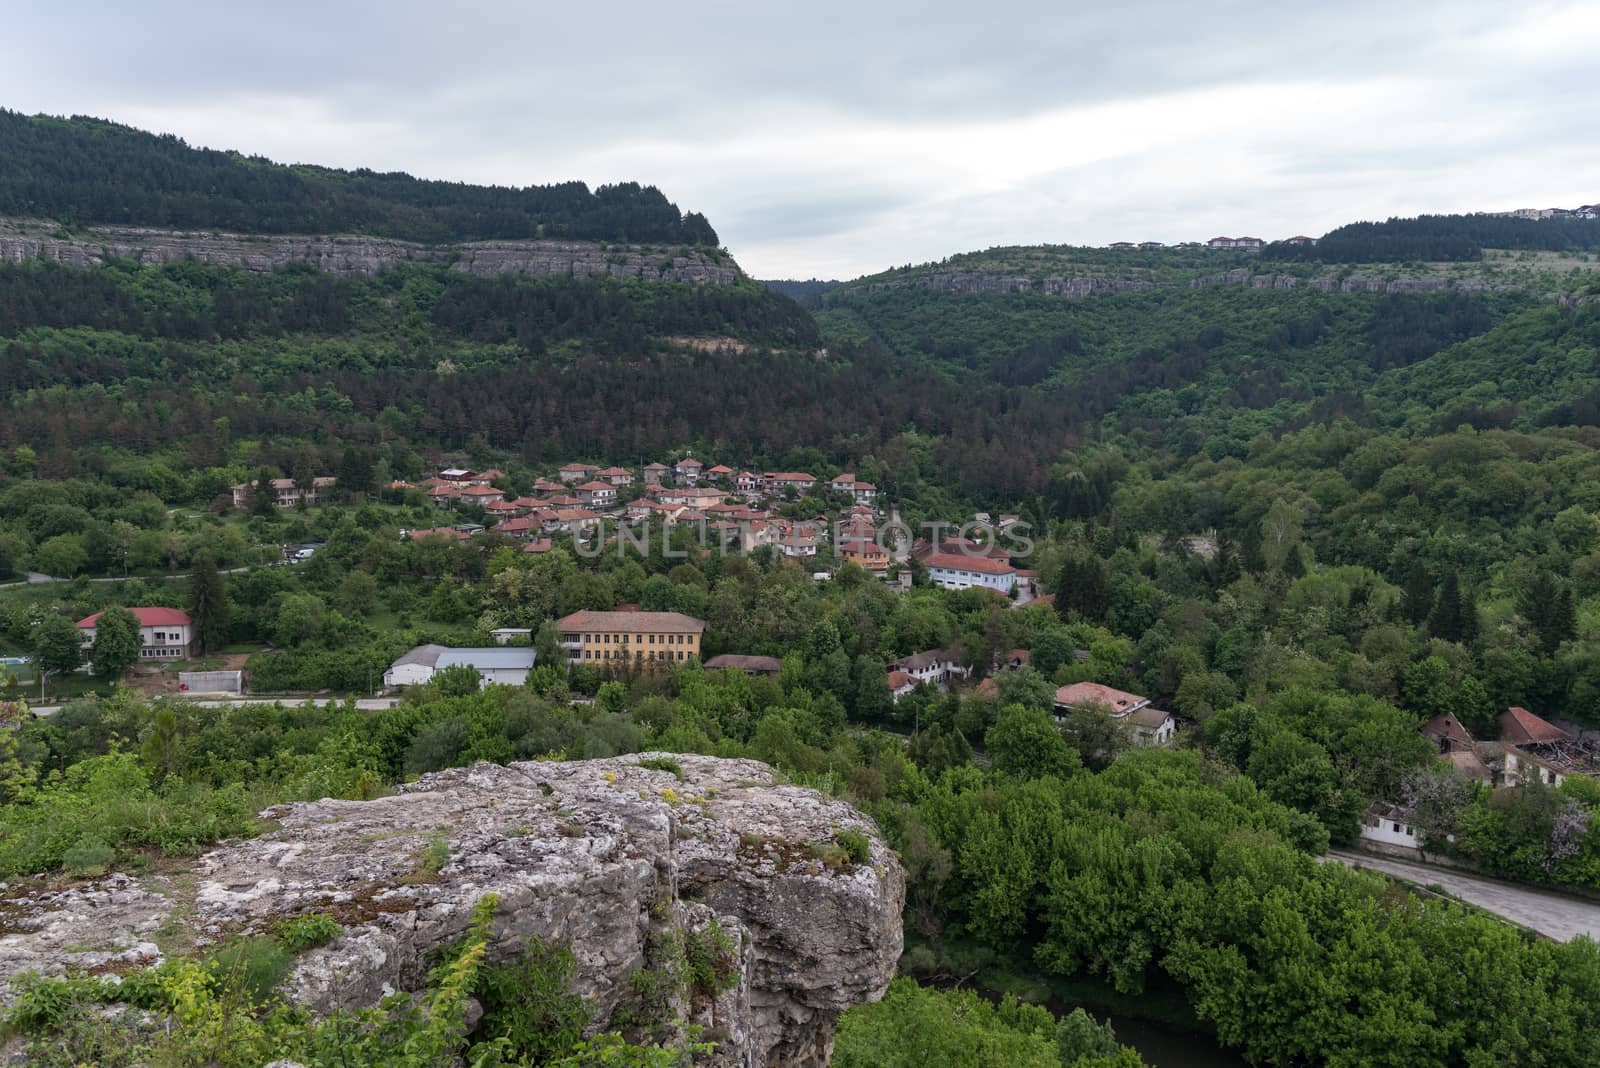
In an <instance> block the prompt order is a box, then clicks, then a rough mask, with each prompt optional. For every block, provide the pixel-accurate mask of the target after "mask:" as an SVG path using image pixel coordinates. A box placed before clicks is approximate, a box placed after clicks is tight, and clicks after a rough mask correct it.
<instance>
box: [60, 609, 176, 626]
mask: <svg viewBox="0 0 1600 1068" xmlns="http://www.w3.org/2000/svg"><path fill="white" fill-rule="evenodd" d="M127 611H129V612H132V613H133V614H134V617H135V618H136V619H138V620H139V626H141V627H183V626H187V625H188V624H189V613H188V612H185V611H184V610H183V609H181V608H129V609H127ZM103 615H105V613H104V612H96V613H95V614H94V615H92V616H84V617H83V618H82V619H80V620H78V626H80V627H83V628H84V629H85V630H87V629H88V628H90V627H92V626H94V625H95V622H96V621H97V620H98V619H99V618H100V617H101V616H103Z"/></svg>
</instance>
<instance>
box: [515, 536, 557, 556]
mask: <svg viewBox="0 0 1600 1068" xmlns="http://www.w3.org/2000/svg"><path fill="white" fill-rule="evenodd" d="M554 546H555V542H553V541H551V540H550V539H549V538H529V539H528V540H526V541H524V542H523V543H522V551H523V552H525V553H547V552H549V551H550V550H551V549H552V548H553V547H554Z"/></svg>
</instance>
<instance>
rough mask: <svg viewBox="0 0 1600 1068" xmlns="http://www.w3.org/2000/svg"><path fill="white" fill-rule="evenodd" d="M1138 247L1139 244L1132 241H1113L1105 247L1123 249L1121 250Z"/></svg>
mask: <svg viewBox="0 0 1600 1068" xmlns="http://www.w3.org/2000/svg"><path fill="white" fill-rule="evenodd" d="M1138 247H1139V246H1138V245H1135V244H1134V243H1133V242H1132V241H1113V242H1111V244H1109V245H1107V246H1106V248H1114V249H1123V250H1129V249H1135V248H1138Z"/></svg>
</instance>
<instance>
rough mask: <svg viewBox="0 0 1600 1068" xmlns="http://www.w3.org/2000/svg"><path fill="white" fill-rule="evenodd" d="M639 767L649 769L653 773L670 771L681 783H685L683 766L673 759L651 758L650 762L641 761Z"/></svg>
mask: <svg viewBox="0 0 1600 1068" xmlns="http://www.w3.org/2000/svg"><path fill="white" fill-rule="evenodd" d="M639 766H640V767H641V768H649V769H650V770H651V771H670V772H671V773H672V774H673V775H675V776H677V778H678V781H679V782H682V781H683V765H682V764H679V763H678V762H677V761H676V760H673V759H672V758H671V757H651V758H650V759H649V760H641V761H639Z"/></svg>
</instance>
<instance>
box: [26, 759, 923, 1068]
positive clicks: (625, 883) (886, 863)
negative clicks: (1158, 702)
mask: <svg viewBox="0 0 1600 1068" xmlns="http://www.w3.org/2000/svg"><path fill="white" fill-rule="evenodd" d="M642 759H645V758H643V757H621V758H616V759H612V760H592V761H577V762H572V763H555V762H549V763H546V762H539V763H523V764H512V765H508V766H499V765H488V764H480V765H477V766H474V767H471V768H462V769H456V770H452V771H445V772H440V773H438V774H435V775H429V776H426V777H424V778H423V779H421V780H420V781H418V782H417V783H415V784H413V785H410V786H408V787H406V788H405V789H404V790H403V792H401V793H399V794H397V795H395V796H392V797H386V798H381V799H378V800H375V801H367V802H356V801H331V800H323V801H317V802H311V803H304V804H293V805H284V806H280V807H278V808H276V809H271V810H269V811H268V812H267V813H266V814H265V815H267V816H268V817H269V818H270V819H272V820H274V821H275V822H276V823H277V827H276V829H274V830H272V831H270V832H269V833H267V834H265V835H263V836H262V837H260V838H256V839H252V840H249V841H244V842H237V843H229V844H225V845H223V846H221V847H220V848H218V849H216V850H214V851H213V852H211V853H208V854H206V855H205V856H203V857H201V858H200V859H199V861H198V862H197V863H196V864H195V866H194V869H193V871H192V872H190V873H176V874H167V875H152V876H146V877H144V878H143V879H135V878H131V877H129V876H125V875H117V876H112V877H110V878H107V879H103V880H99V881H96V882H93V883H89V884H80V885H76V886H69V887H57V888H44V887H32V886H30V885H27V884H19V885H16V886H12V887H10V888H8V889H6V890H4V891H0V932H4V934H3V935H0V1001H4V1000H5V994H6V989H7V987H6V984H7V982H8V980H10V979H11V978H13V977H14V976H15V975H17V974H18V973H20V972H23V971H27V970H30V969H31V970H37V971H41V972H45V973H47V974H48V973H55V974H60V973H63V972H68V971H74V970H86V971H87V970H108V969H109V970H116V969H119V968H126V967H128V966H130V965H132V966H137V965H139V964H150V963H154V962H155V961H157V960H159V959H160V958H161V956H162V953H163V949H162V948H160V947H159V946H158V943H159V944H160V946H164V947H166V950H167V951H173V950H174V949H175V948H176V947H175V944H174V943H175V941H176V943H179V944H182V943H189V944H195V945H204V944H207V943H212V942H216V941H219V940H221V939H223V938H226V937H229V936H232V935H237V934H247V933H253V932H257V931H263V930H267V929H269V928H270V927H271V926H272V925H273V924H274V923H275V922H277V921H279V920H281V919H282V918H284V917H286V916H293V915H299V914H306V913H315V912H320V913H327V914H331V915H333V916H334V917H336V918H337V919H338V920H339V921H340V922H341V923H342V924H343V925H344V931H343V933H342V934H341V935H340V936H339V937H338V938H336V939H335V940H334V941H333V942H331V943H329V944H328V945H327V946H324V947H322V948H319V949H314V950H311V951H309V952H307V953H305V954H303V955H302V956H301V957H300V958H299V959H298V961H297V963H296V966H295V969H294V971H293V972H292V973H291V975H290V976H289V978H288V979H287V980H286V982H285V984H284V990H285V992H286V994H287V995H288V996H289V997H290V998H292V999H293V1000H295V1001H297V1002H299V1003H301V1004H303V1005H306V1006H308V1007H311V1008H313V1009H316V1010H328V1009H331V1008H334V1007H350V1008H353V1007H360V1006H364V1005H369V1004H372V1003H374V1002H375V1001H377V1000H378V999H379V998H380V997H381V996H382V995H384V994H385V993H388V992H392V991H396V990H416V989H419V988H420V987H421V986H422V984H423V981H424V974H425V971H426V969H427V966H428V965H427V960H428V957H429V955H430V954H431V953H432V952H433V951H435V950H437V949H440V948H441V947H444V946H446V945H449V944H450V943H452V942H453V941H455V940H457V939H458V938H459V937H460V936H461V935H462V934H463V932H464V931H465V929H466V925H467V922H468V920H469V918H470V912H471V910H472V906H473V903H474V902H476V901H477V900H478V899H480V898H481V897H482V896H483V895H485V894H488V893H497V894H499V895H500V906H499V909H498V910H497V912H496V914H495V917H496V918H495V936H496V940H495V943H494V945H493V947H492V949H491V953H490V958H491V959H494V958H495V957H497V956H498V957H500V958H502V959H503V958H505V957H508V956H510V955H511V954H513V953H515V952H516V950H517V947H518V945H520V944H522V943H523V942H524V941H525V940H526V938H527V937H528V936H529V935H539V936H541V937H543V938H546V939H549V940H553V941H555V942H558V943H563V944H568V945H570V946H571V947H572V950H573V952H574V954H575V956H576V958H577V961H578V966H579V976H578V980H577V982H578V988H579V991H580V992H581V993H582V994H583V995H584V996H585V997H587V998H589V999H590V1001H591V1004H592V1005H593V1007H594V1010H595V1013H594V1015H595V1024H594V1026H595V1027H602V1026H605V1025H607V1024H609V1023H610V1021H611V1020H612V1017H613V1015H614V1014H615V1013H616V1012H617V1010H618V1008H619V1006H622V1005H623V1004H625V1003H626V1002H627V999H628V998H629V996H630V994H629V984H628V979H629V976H630V975H631V974H632V973H633V972H634V971H636V970H637V969H639V968H640V967H642V966H645V965H646V963H647V960H648V959H649V958H650V955H651V953H652V947H653V946H655V945H658V944H659V943H660V941H661V939H662V937H663V935H666V934H669V933H670V932H672V931H680V932H681V931H683V930H697V929H700V928H702V927H704V926H705V925H706V924H708V923H710V922H712V921H713V920H715V921H716V922H717V923H718V924H719V925H720V926H721V928H722V930H723V931H724V932H725V933H726V934H727V935H728V937H729V940H730V944H731V946H732V949H731V952H730V954H729V956H730V957H731V959H732V961H733V964H732V967H733V968H734V969H735V970H736V973H737V979H736V981H734V982H731V985H730V989H728V990H726V991H724V992H722V993H720V994H717V995H715V996H702V997H698V998H697V997H692V996H688V995H683V996H681V997H680V998H679V1000H678V1003H677V1005H676V1006H675V1007H676V1010H677V1012H678V1013H679V1014H680V1016H681V1017H682V1018H684V1019H686V1020H688V1021H689V1022H692V1023H697V1024H700V1025H702V1026H704V1027H705V1028H706V1029H707V1032H706V1033H707V1034H708V1035H710V1036H712V1037H713V1038H715V1039H716V1040H717V1041H718V1044H719V1045H718V1050H717V1052H716V1054H715V1055H714V1061H715V1063H718V1064H724V1065H740V1066H747V1068H757V1066H762V1065H771V1066H779V1065H782V1066H807V1065H824V1064H826V1063H827V1060H828V1058H829V1056H830V1055H831V1052H832V1046H833V1032H834V1024H835V1021H836V1020H837V1018H838V1016H839V1014H840V1013H842V1012H843V1011H844V1010H845V1009H847V1008H849V1007H850V1006H851V1005H853V1004H856V1003H858V1002H861V1001H867V1000H874V999H876V998H877V997H879V996H880V995H881V994H882V993H883V991H884V989H885V987H886V986H887V984H888V982H889V979H890V977H891V976H892V974H893V971H894V966H895V961H896V960H897V959H898V957H899V954H900V948H901V929H900V910H901V906H902V904H903V902H904V895H905V885H904V877H903V875H902V872H901V870H900V867H899V864H898V863H897V861H896V860H895V858H894V856H893V854H892V853H891V852H890V851H889V850H888V848H887V847H886V846H884V844H883V843H882V842H881V841H880V840H879V839H878V838H877V836H876V834H875V832H874V831H873V830H872V828H871V825H870V824H869V823H868V822H867V821H865V820H864V819H863V818H862V817H861V816H860V815H859V814H858V813H857V812H856V811H855V810H854V809H852V808H851V807H850V806H849V805H847V804H844V803H843V802H839V801H834V800H831V799H829V798H826V797H824V796H822V795H820V794H818V793H816V792H814V791H811V790H806V789H801V788H798V787H792V786H780V785H775V784H774V775H773V772H772V770H771V769H770V768H768V767H767V766H766V765H763V764H759V763H756V762H754V761H748V760H719V759H715V758H711V757H697V756H674V757H671V758H670V759H671V761H672V762H673V764H674V765H676V767H673V766H671V765H666V764H665V762H660V763H662V764H663V766H664V767H666V770H660V769H658V768H651V767H644V766H641V764H640V760H642ZM652 763H656V761H652ZM846 828H849V829H856V830H860V831H862V832H863V833H865V834H866V835H867V838H868V841H869V843H870V855H869V856H867V858H866V859H865V861H863V862H860V863H857V862H855V861H850V860H848V859H846V858H845V857H844V855H843V854H842V853H841V852H840V851H839V850H838V849H837V848H836V847H835V848H833V849H828V848H826V844H827V843H831V842H832V840H833V836H834V835H835V834H836V833H837V832H838V831H839V830H841V829H846ZM439 843H443V845H442V846H441V845H440V844H439ZM819 843H820V844H823V846H824V847H823V848H817V845H818V844H819ZM430 847H431V851H432V852H433V853H434V854H435V859H438V856H439V855H440V854H442V853H443V851H444V850H445V849H448V860H447V861H445V862H444V863H443V864H442V866H438V867H437V870H433V866H432V865H430V864H425V863H423V861H422V858H424V857H425V856H427V855H428V853H429V852H430ZM819 854H820V856H819Z"/></svg>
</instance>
